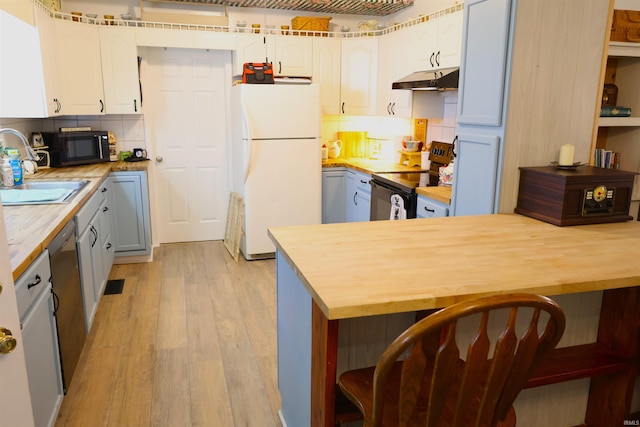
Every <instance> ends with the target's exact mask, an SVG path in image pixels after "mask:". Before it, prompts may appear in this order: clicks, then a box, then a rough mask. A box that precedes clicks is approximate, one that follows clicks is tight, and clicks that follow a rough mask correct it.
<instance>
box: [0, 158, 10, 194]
mask: <svg viewBox="0 0 640 427" xmlns="http://www.w3.org/2000/svg"><path fill="white" fill-rule="evenodd" d="M0 171H2V185H4V186H5V187H13V168H12V167H11V159H10V158H8V157H5V158H3V159H2V167H1V168H0Z"/></svg>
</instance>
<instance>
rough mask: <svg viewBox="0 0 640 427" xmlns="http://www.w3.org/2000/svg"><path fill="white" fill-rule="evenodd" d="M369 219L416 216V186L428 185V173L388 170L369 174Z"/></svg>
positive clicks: (397, 218)
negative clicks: (387, 171)
mask: <svg viewBox="0 0 640 427" xmlns="http://www.w3.org/2000/svg"><path fill="white" fill-rule="evenodd" d="M370 183H371V212H370V219H371V221H382V220H400V219H411V218H415V217H416V205H417V202H418V196H417V194H416V190H415V189H416V187H425V186H427V185H429V173H428V172H426V171H415V172H389V173H380V174H373V175H372V176H371V181H370Z"/></svg>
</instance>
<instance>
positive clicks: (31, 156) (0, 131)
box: [0, 128, 39, 162]
mask: <svg viewBox="0 0 640 427" xmlns="http://www.w3.org/2000/svg"><path fill="white" fill-rule="evenodd" d="M3 133H11V134H13V135H15V136H17V137H18V138H20V140H21V141H22V144H23V145H24V151H25V152H26V154H27V160H31V161H32V162H37V161H38V160H39V156H38V155H37V154H36V153H35V152H34V151H33V149H32V148H31V147H30V146H29V141H28V140H27V138H26V137H25V136H24V135H23V134H21V133H20V132H18V131H17V130H15V129H12V128H2V129H0V135H2V134H3Z"/></svg>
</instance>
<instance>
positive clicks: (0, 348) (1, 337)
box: [0, 327, 18, 354]
mask: <svg viewBox="0 0 640 427" xmlns="http://www.w3.org/2000/svg"><path fill="white" fill-rule="evenodd" d="M17 345H18V341H16V339H15V338H14V337H13V336H12V335H11V331H10V330H9V329H7V328H2V327H0V354H9V353H11V352H12V351H13V349H15V348H16V346H17Z"/></svg>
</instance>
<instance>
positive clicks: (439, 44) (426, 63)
mask: <svg viewBox="0 0 640 427" xmlns="http://www.w3.org/2000/svg"><path fill="white" fill-rule="evenodd" d="M463 16H464V13H463V12H462V11H459V12H454V13H450V14H447V15H443V16H440V17H438V18H436V19H432V20H429V21H426V22H424V23H422V24H420V25H418V26H417V27H416V29H415V30H413V32H414V34H413V37H412V38H411V40H414V43H415V49H416V50H415V53H414V55H413V57H414V58H415V63H414V65H413V71H429V70H437V69H440V68H450V67H458V66H460V51H461V49H462V23H463Z"/></svg>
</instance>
